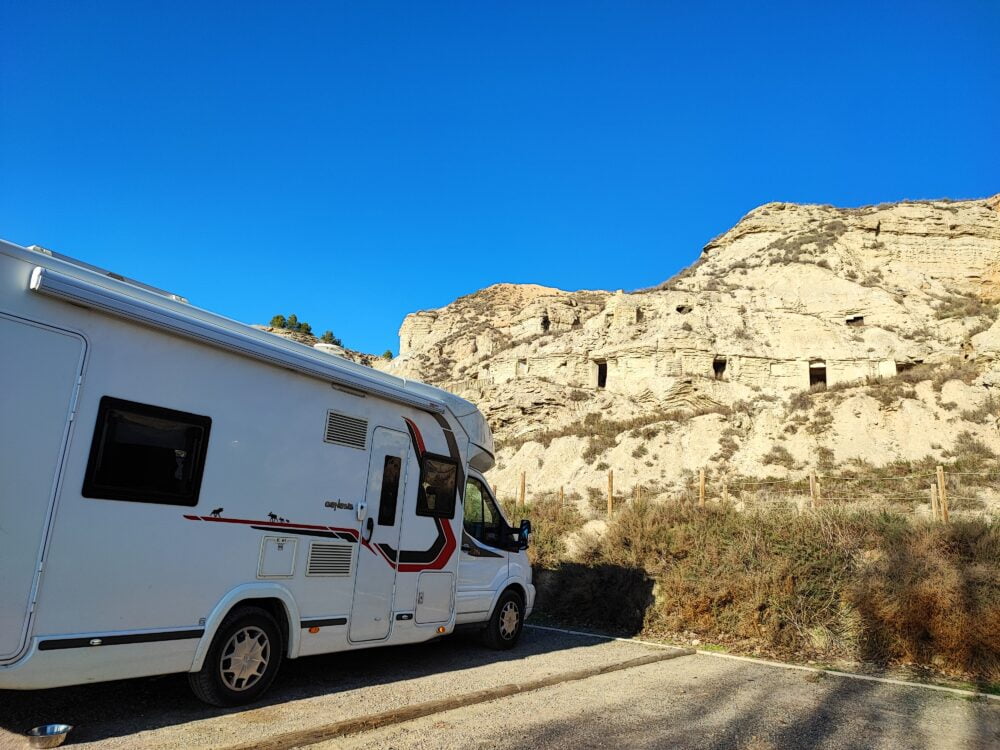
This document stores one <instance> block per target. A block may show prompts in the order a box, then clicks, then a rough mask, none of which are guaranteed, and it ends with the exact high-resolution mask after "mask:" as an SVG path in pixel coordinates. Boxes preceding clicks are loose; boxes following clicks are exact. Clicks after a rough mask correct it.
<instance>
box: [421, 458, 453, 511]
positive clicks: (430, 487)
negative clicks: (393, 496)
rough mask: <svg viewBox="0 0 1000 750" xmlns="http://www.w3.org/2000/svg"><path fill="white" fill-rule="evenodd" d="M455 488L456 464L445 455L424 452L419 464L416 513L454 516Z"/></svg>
mask: <svg viewBox="0 0 1000 750" xmlns="http://www.w3.org/2000/svg"><path fill="white" fill-rule="evenodd" d="M457 489H458V464H457V463H456V462H455V461H454V460H452V459H450V458H446V457H445V456H433V455H431V454H429V453H428V454H425V455H424V460H423V462H422V463H421V466H420V490H419V492H418V493H417V515H418V516H437V517H438V518H454V517H455V494H456V490H457Z"/></svg>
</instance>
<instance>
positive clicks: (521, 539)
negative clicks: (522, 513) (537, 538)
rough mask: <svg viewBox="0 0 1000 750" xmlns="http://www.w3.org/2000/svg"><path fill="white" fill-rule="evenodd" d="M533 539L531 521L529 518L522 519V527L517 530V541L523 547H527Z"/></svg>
mask: <svg viewBox="0 0 1000 750" xmlns="http://www.w3.org/2000/svg"><path fill="white" fill-rule="evenodd" d="M530 541H531V521H529V520H528V519H527V518H526V519H524V520H523V521H521V528H519V529H518V530H517V542H518V544H519V545H520V547H521V549H527V548H528V543H529V542H530Z"/></svg>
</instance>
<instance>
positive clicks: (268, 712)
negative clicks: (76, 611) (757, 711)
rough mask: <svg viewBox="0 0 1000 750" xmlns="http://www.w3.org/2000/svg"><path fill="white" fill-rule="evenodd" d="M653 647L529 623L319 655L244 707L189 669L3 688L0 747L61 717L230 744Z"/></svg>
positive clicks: (286, 671) (292, 667) (103, 732)
mask: <svg viewBox="0 0 1000 750" xmlns="http://www.w3.org/2000/svg"><path fill="white" fill-rule="evenodd" d="M650 651H651V649H650V648H647V647H645V646H642V645H639V644H635V643H627V642H621V641H610V642H607V641H603V642H602V641H596V640H594V639H591V638H581V637H579V636H573V635H566V634H560V633H554V632H551V631H543V630H534V629H527V630H525V632H524V636H523V637H522V639H521V642H520V643H519V644H518V646H517V647H516V648H515V649H513V650H512V651H508V652H497V651H491V650H489V649H486V648H484V647H483V646H481V645H480V643H479V641H478V640H477V639H475V638H473V637H472V636H461V635H460V636H455V637H451V638H446V639H442V640H439V641H434V642H431V643H425V644H421V645H418V646H398V647H392V648H375V649H368V650H364V651H354V652H350V653H342V654H331V655H327V656H315V657H309V658H305V659H296V660H294V661H288V662H286V663H285V664H284V666H283V667H282V671H281V673H280V674H279V675H278V679H277V680H276V682H275V683H274V685H273V686H272V687H271V690H270V691H269V692H268V694H267V695H266V696H265V699H264V701H263V702H262V703H261V704H258V706H257V707H254V708H252V709H248V710H237V711H233V710H224V709H217V708H212V707H209V706H206V705H205V704H203V703H200V702H199V701H198V700H197V699H195V698H194V696H193V695H192V694H191V692H190V690H189V688H188V685H187V679H186V677H185V676H183V675H170V676H167V677H159V678H153V679H145V680H128V681H123V682H113V683H104V684H97V685H89V686H81V687H73V688H60V689H54V690H44V691H33V692H23V693H17V692H10V691H0V748H3V749H4V750H7V748H24V747H26V743H25V741H24V739H23V738H22V737H20V736H19V735H20V734H21V733H23V732H25V731H26V730H28V729H30V728H31V727H33V726H37V725H39V724H44V723H54V722H64V723H67V724H73V725H75V726H76V729H74V730H73V733H72V734H71V735H70V741H71V744H70V743H67V746H72V747H87V748H129V750H133V749H134V748H171V750H173V749H174V748H186V749H187V750H197V749H198V748H220V747H225V746H228V745H236V744H240V743H245V742H252V741H257V740H259V739H260V738H263V737H270V736H274V735H278V734H282V733H285V732H291V731H295V730H300V729H307V728H311V727H315V726H319V725H324V724H329V723H332V722H335V721H338V720H341V719H347V718H350V717H357V716H364V715H368V714H375V713H380V712H382V711H388V710H390V709H395V708H399V707H402V706H406V705H409V704H411V703H419V702H423V701H428V700H434V699H438V698H444V697H447V696H458V695H463V694H466V693H470V692H473V691H476V690H482V689H484V688H489V687H496V686H499V685H504V684H508V683H511V682H524V681H527V680H531V679H537V678H541V677H546V676H548V675H553V674H560V673H563V672H569V671H572V670H577V669H584V668H587V667H591V666H603V665H609V664H618V663H621V662H624V661H627V660H628V659H632V658H635V657H637V656H642V655H644V654H648V653H650ZM684 658H687V657H684ZM622 674H623V675H624V674H625V673H622Z"/></svg>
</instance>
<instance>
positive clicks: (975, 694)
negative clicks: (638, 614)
mask: <svg viewBox="0 0 1000 750" xmlns="http://www.w3.org/2000/svg"><path fill="white" fill-rule="evenodd" d="M524 627H526V628H534V629H536V630H551V631H553V632H556V633H566V634H567V635H579V636H584V637H589V638H598V639H600V640H604V641H625V642H626V643H641V644H642V645H643V646H653V647H656V648H673V649H676V648H681V646H670V645H667V644H665V643H653V642H652V641H644V640H641V639H639V638H617V637H615V636H613V635H601V634H600V633H586V632H584V631H582V630H567V629H565V628H553V627H548V626H546V625H529V624H527V623H525V626H524ZM696 653H698V654H701V655H702V656H714V657H716V658H718V659H732V660H733V661H746V662H751V663H753V664H761V665H763V666H765V667H780V668H782V669H797V670H799V671H802V672H817V673H822V674H829V675H834V676H836V677H847V678H848V679H851V680H865V681H867V682H881V683H883V684H886V685H899V686H901V687H915V688H923V689H924V690H937V691H938V692H941V693H953V694H955V695H961V696H965V697H969V698H986V699H988V700H991V701H1000V695H993V694H992V693H980V692H979V691H977V690H964V689H962V688H953V687H945V686H944V685H929V684H927V683H924V682H910V681H909V680H895V679H893V678H891V677H874V676H872V675H867V674H856V673H854V672H841V671H839V670H836V669H823V668H821V667H807V666H805V665H803V664H790V663H788V662H784V661H769V660H767V659H755V658H753V657H751V656H736V655H734V654H725V653H722V652H719V651H704V650H702V649H698V651H697V652H696Z"/></svg>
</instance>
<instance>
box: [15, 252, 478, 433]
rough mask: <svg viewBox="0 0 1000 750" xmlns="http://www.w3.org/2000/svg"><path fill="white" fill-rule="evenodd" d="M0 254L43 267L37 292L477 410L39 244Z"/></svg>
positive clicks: (441, 405) (339, 377) (354, 382)
mask: <svg viewBox="0 0 1000 750" xmlns="http://www.w3.org/2000/svg"><path fill="white" fill-rule="evenodd" d="M0 252H4V253H5V254H8V255H12V256H14V257H18V258H21V259H22V260H25V261H27V262H29V263H33V264H35V265H36V266H37V268H36V269H35V271H34V273H33V274H32V277H31V281H30V288H31V289H32V290H34V291H36V292H41V293H43V294H47V295H50V296H54V297H57V298H62V299H64V300H67V301H72V302H74V303H76V304H81V305H83V306H86V307H90V308H93V309H97V310H101V311H103V312H108V313H112V314H117V315H119V316H122V317H126V318H129V319H131V320H134V321H136V322H139V323H142V324H145V325H150V326H153V327H155V328H159V329H162V330H167V331H169V332H172V333H175V334H178V335H181V336H185V337H187V338H193V339H196V340H198V341H201V342H203V343H208V344H211V345H215V346H218V347H221V348H224V349H228V350H230V351H235V352H237V353H240V354H244V355H246V356H250V357H252V358H255V359H258V360H264V361H268V362H271V363H272V364H276V365H279V366H285V367H289V368H290V369H294V370H297V371H299V372H302V373H304V374H306V375H311V376H313V377H319V378H323V379H328V380H329V381H330V382H331V383H333V384H334V385H340V386H346V387H348V388H356V389H360V390H362V391H364V392H366V393H370V394H372V395H376V396H382V397H385V398H389V399H390V400H394V401H398V402H401V403H407V404H409V405H411V406H417V407H419V408H425V409H430V410H432V411H445V410H447V411H449V412H451V413H452V414H453V415H454V416H455V417H456V418H459V417H463V416H466V415H468V414H472V413H474V412H477V411H478V409H477V408H476V406H475V405H474V404H472V403H470V402H469V401H466V400H465V399H463V398H461V397H459V396H456V395H455V394H453V393H449V392H447V391H444V390H441V389H440V388H435V387H434V386H430V385H427V384H426V383H421V382H419V381H416V380H407V379H405V378H400V377H397V376H395V375H390V374H389V373H385V372H381V371H379V370H375V369H372V368H370V367H366V366H364V365H360V364H357V363H355V362H351V361H350V360H347V359H344V358H343V357H338V356H337V355H333V354H327V353H325V352H320V351H317V350H315V349H313V348H311V347H309V346H306V345H304V344H299V343H297V342H294V341H289V340H287V339H284V338H281V337H280V336H275V335H274V334H271V333H267V332H266V331H260V330H257V329H256V328H253V327H252V326H248V325H246V324H244V323H240V322H239V321H235V320H232V319H230V318H226V317H224V316H222V315H217V314H215V313H213V312H210V311H208V310H204V309H201V308H198V307H195V306H193V305H190V304H188V303H187V300H185V299H184V298H183V297H179V296H178V295H175V294H171V293H170V292H165V291H163V290H161V289H156V288H155V287H151V286H148V285H146V284H142V283H140V282H136V281H132V280H131V279H127V278H125V277H123V276H119V275H118V274H113V273H111V272H109V271H105V270H104V269H100V268H97V267H96V266H91V265H90V264H87V263H82V262H80V261H77V260H75V259H73V258H70V257H68V256H65V255H61V254H57V253H54V252H51V251H49V250H46V249H44V248H40V247H38V246H32V247H30V248H26V247H22V246H20V245H16V244H14V243H10V242H6V241H4V240H0ZM490 447H491V446H490Z"/></svg>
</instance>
